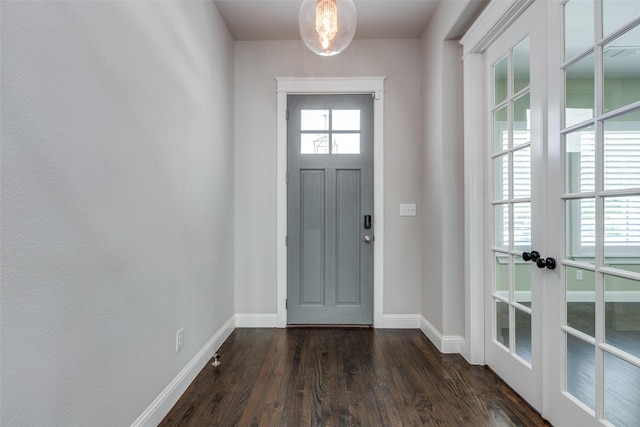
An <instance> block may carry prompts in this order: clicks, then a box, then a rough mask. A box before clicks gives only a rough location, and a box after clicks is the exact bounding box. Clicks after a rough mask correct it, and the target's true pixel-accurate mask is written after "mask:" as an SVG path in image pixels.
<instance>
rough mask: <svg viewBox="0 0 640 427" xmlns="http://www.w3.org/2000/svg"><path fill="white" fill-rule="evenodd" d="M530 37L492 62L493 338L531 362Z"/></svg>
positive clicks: (512, 353)
mask: <svg viewBox="0 0 640 427" xmlns="http://www.w3.org/2000/svg"><path fill="white" fill-rule="evenodd" d="M529 46H530V39H529V36H526V37H525V38H524V39H522V40H520V41H519V42H518V43H517V44H515V45H514V46H513V47H512V48H510V49H509V50H508V51H507V52H506V54H505V55H504V56H503V57H502V58H500V59H499V60H498V61H497V62H496V63H495V64H494V66H493V85H494V88H495V90H494V93H495V97H494V101H493V103H494V108H493V112H492V114H493V120H492V123H493V135H494V144H493V154H492V162H493V165H494V167H493V197H492V199H493V203H492V204H493V210H494V212H495V228H494V229H495V246H494V248H493V252H494V257H495V261H496V262H495V271H494V289H493V298H494V300H495V313H494V321H495V325H496V328H495V341H496V342H498V343H499V344H500V345H501V346H503V347H504V351H506V352H508V353H509V354H511V355H513V356H514V357H517V358H518V359H520V360H521V361H522V363H524V364H525V365H530V364H531V264H530V263H529V262H526V261H524V260H523V259H522V257H521V256H520V255H521V254H522V252H523V251H530V250H531V123H530V111H531V102H530V85H529V77H530V59H529V58H530V51H529Z"/></svg>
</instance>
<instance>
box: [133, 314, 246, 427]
mask: <svg viewBox="0 0 640 427" xmlns="http://www.w3.org/2000/svg"><path fill="white" fill-rule="evenodd" d="M235 323H236V321H235V317H231V318H230V319H229V320H228V321H227V322H226V323H225V324H224V325H223V326H222V327H221V328H220V329H219V330H218V331H217V332H216V333H215V335H214V336H213V337H211V339H210V340H209V341H208V342H207V343H206V344H205V346H204V347H202V349H201V350H200V351H199V352H198V353H197V354H196V355H195V356H194V357H193V359H191V361H190V362H189V363H188V364H187V366H185V367H184V368H183V369H182V371H180V373H179V374H178V375H177V376H176V377H175V378H174V379H173V381H171V382H170V383H169V385H168V386H167V387H166V388H165V389H164V390H162V393H160V395H159V396H158V397H156V399H155V400H154V401H153V402H152V403H151V405H149V407H148V408H147V409H146V410H145V411H144V412H143V413H142V415H140V416H139V417H138V419H137V420H135V421H134V422H133V424H131V426H132V427H151V426H154V427H155V426H157V425H158V424H159V423H160V421H162V419H163V418H164V417H165V416H166V415H167V414H168V413H169V411H170V410H171V408H173V405H175V404H176V402H177V401H178V399H179V398H180V396H182V393H184V392H185V390H186V389H187V387H189V385H190V384H191V383H192V382H193V380H194V379H195V378H196V376H197V375H198V373H199V372H200V371H201V370H202V368H203V367H204V366H205V365H206V363H207V362H208V361H209V360H210V359H211V358H212V357H213V355H214V354H215V352H216V351H217V350H218V349H219V348H220V346H221V345H222V343H224V341H225V340H226V339H227V338H228V337H229V335H231V332H233V330H234V328H235Z"/></svg>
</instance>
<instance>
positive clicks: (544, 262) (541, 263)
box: [536, 257, 556, 270]
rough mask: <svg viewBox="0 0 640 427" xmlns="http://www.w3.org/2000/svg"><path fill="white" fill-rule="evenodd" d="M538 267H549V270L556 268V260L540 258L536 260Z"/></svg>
mask: <svg viewBox="0 0 640 427" xmlns="http://www.w3.org/2000/svg"><path fill="white" fill-rule="evenodd" d="M536 265H537V266H538V268H548V269H549V270H555V268H556V260H555V259H554V258H551V257H549V258H546V259H545V258H538V260H537V261H536Z"/></svg>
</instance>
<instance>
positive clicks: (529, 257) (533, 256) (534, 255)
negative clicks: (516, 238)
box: [522, 251, 540, 262]
mask: <svg viewBox="0 0 640 427" xmlns="http://www.w3.org/2000/svg"><path fill="white" fill-rule="evenodd" d="M539 258H540V252H538V251H531V252H522V259H523V260H525V261H533V262H536V261H538V259H539Z"/></svg>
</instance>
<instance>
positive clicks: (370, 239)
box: [364, 236, 373, 243]
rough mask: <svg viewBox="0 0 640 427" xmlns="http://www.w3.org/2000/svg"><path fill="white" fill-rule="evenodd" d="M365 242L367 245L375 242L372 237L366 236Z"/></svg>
mask: <svg viewBox="0 0 640 427" xmlns="http://www.w3.org/2000/svg"><path fill="white" fill-rule="evenodd" d="M364 241H365V242H367V243H371V242H372V241H373V238H372V237H371V236H364Z"/></svg>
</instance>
